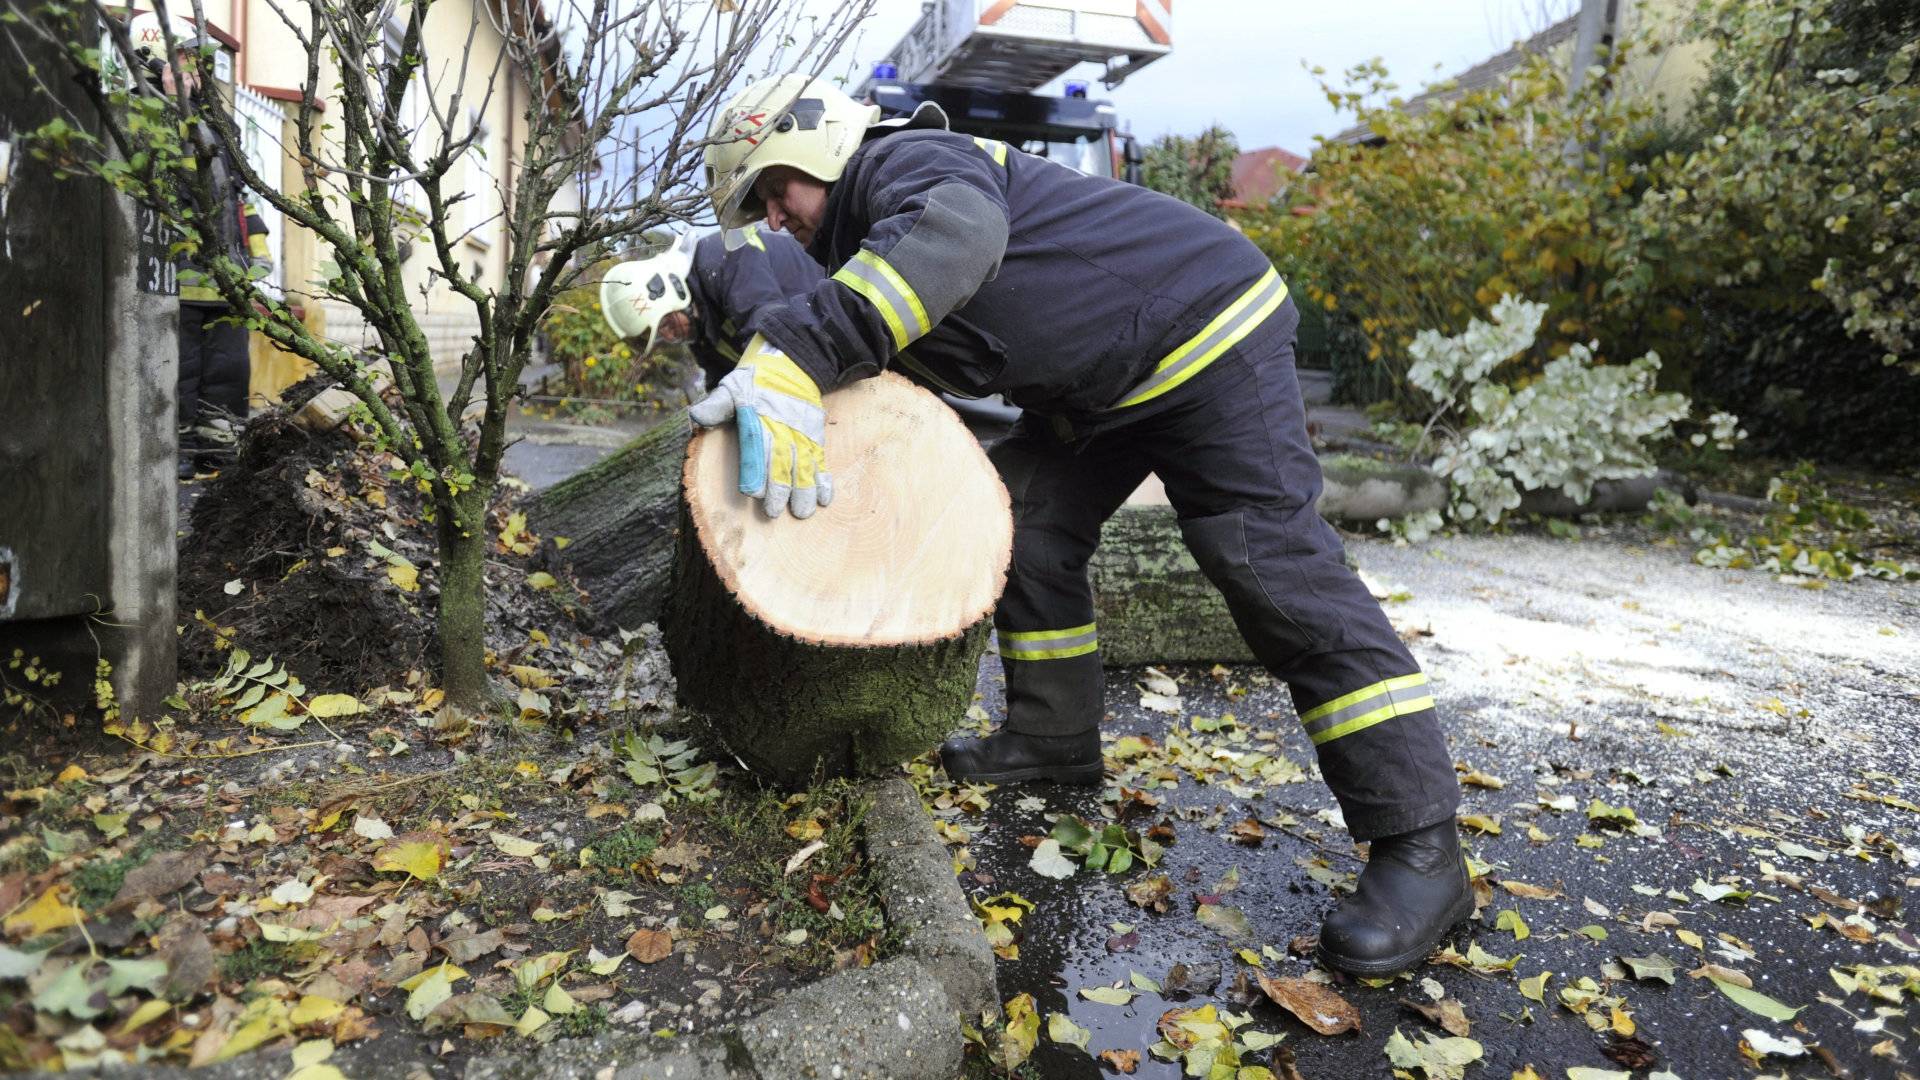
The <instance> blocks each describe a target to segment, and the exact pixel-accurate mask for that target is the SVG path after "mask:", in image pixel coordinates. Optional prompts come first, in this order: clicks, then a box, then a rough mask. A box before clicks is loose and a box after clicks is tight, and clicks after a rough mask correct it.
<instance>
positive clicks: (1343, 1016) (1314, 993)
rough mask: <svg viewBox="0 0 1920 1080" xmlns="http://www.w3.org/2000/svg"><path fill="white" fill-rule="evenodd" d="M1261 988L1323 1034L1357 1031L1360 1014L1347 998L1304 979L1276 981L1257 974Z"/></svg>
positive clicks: (1275, 1001) (1277, 1003)
mask: <svg viewBox="0 0 1920 1080" xmlns="http://www.w3.org/2000/svg"><path fill="white" fill-rule="evenodd" d="M1257 978H1258V979H1259V981H1260V989H1261V991H1263V992H1264V993H1265V994H1266V995H1267V999H1268V1000H1269V1001H1272V1002H1273V1003H1274V1004H1275V1005H1278V1006H1280V1007H1281V1008H1283V1009H1285V1010H1287V1011H1288V1012H1290V1013H1292V1014H1293V1015H1294V1016H1295V1017H1297V1018H1298V1019H1299V1021H1300V1022H1301V1023H1303V1024H1305V1025H1307V1026H1308V1027H1310V1028H1312V1029H1313V1030H1315V1031H1317V1032H1319V1033H1320V1034H1322V1035H1339V1034H1342V1033H1345V1032H1348V1031H1359V1030H1360V1011H1359V1010H1358V1009H1355V1008H1354V1007H1353V1004H1352V1003H1351V1002H1349V1001H1348V1000H1347V999H1346V998H1343V997H1341V996H1340V995H1339V994H1336V993H1334V992H1333V990H1331V989H1330V988H1328V987H1326V986H1323V985H1321V984H1320V983H1315V982H1308V981H1307V980H1305V979H1275V978H1270V977H1268V976H1266V975H1259V976H1257Z"/></svg>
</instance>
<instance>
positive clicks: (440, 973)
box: [400, 964, 467, 1020]
mask: <svg viewBox="0 0 1920 1080" xmlns="http://www.w3.org/2000/svg"><path fill="white" fill-rule="evenodd" d="M466 977H467V973H466V972H464V971H462V970H460V969H459V968H458V967H456V966H454V965H453V964H441V965H440V966H439V967H436V968H429V969H427V970H426V971H423V972H421V973H420V974H418V975H415V976H414V977H413V978H411V979H408V980H407V981H406V982H404V983H401V984H400V986H401V988H402V989H405V990H410V991H411V993H409V994H408V995H407V1015H408V1016H410V1017H412V1018H413V1019H415V1020H425V1019H426V1018H427V1014H428V1013H430V1012H432V1011H433V1010H434V1007H435V1006H437V1005H439V1004H440V1003H441V1002H443V1001H445V1000H447V999H448V998H450V997H452V996H453V984H454V982H455V981H457V980H459V979H464V978H466Z"/></svg>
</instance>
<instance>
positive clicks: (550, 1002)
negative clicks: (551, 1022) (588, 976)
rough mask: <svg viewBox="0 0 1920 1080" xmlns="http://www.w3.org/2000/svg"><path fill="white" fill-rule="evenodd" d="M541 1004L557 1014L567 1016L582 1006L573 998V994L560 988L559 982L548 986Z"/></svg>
mask: <svg viewBox="0 0 1920 1080" xmlns="http://www.w3.org/2000/svg"><path fill="white" fill-rule="evenodd" d="M540 1005H541V1007H542V1008H544V1009H546V1010H547V1011H548V1012H549V1013H552V1014H553V1015H555V1016H566V1015H568V1014H570V1013H572V1012H573V1011H574V1010H576V1009H578V1008H579V1007H580V1005H579V1003H577V1002H575V1001H574V1000H573V995H572V994H569V993H567V992H566V991H565V990H562V989H560V984H559V983H558V982H556V983H554V984H553V985H551V986H549V987H547V996H546V997H545V998H544V999H542V1000H541V1002H540Z"/></svg>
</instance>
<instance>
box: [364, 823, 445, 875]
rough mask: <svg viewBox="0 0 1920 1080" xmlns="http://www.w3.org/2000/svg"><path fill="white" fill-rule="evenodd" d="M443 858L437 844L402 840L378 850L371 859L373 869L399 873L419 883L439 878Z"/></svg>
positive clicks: (426, 841)
mask: <svg viewBox="0 0 1920 1080" xmlns="http://www.w3.org/2000/svg"><path fill="white" fill-rule="evenodd" d="M408 835H413V834H408ZM444 858H445V854H444V853H443V852H442V851H441V848H440V845H439V844H438V843H435V842H433V841H430V840H407V839H404V838H402V839H399V840H396V841H394V842H393V843H391V844H388V845H387V846H386V847H384V848H381V849H380V852H379V854H377V855H375V856H374V857H373V868H374V869H375V870H389V871H400V872H402V873H405V874H406V875H408V876H409V877H413V878H416V879H418V880H420V881H432V880H433V879H434V878H437V877H439V876H440V866H441V863H442V861H443V860H444Z"/></svg>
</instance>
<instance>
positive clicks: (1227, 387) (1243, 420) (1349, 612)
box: [1134, 334, 1460, 840]
mask: <svg viewBox="0 0 1920 1080" xmlns="http://www.w3.org/2000/svg"><path fill="white" fill-rule="evenodd" d="M1229 363H1233V364H1235V365H1237V367H1235V368H1234V369H1232V370H1233V373H1234V375H1235V377H1234V378H1224V377H1222V378H1216V379H1214V380H1213V381H1212V382H1210V383H1209V384H1208V385H1209V387H1210V390H1209V391H1208V393H1207V394H1206V396H1205V397H1204V398H1196V399H1195V400H1194V401H1193V402H1192V403H1191V404H1190V405H1186V406H1182V407H1180V408H1177V409H1173V410H1170V411H1169V412H1168V413H1167V414H1165V416H1163V417H1156V418H1154V419H1153V420H1152V421H1150V422H1148V423H1147V424H1146V425H1145V428H1144V429H1143V430H1142V431H1139V432H1136V433H1135V434H1134V438H1135V439H1136V441H1139V440H1141V438H1142V436H1144V435H1146V434H1147V433H1148V432H1149V431H1150V432H1151V433H1152V435H1153V436H1154V444H1155V445H1157V446H1165V447H1166V448H1167V450H1166V452H1165V453H1164V454H1156V453H1152V452H1151V451H1150V453H1149V456H1150V457H1151V459H1152V463H1153V467H1154V470H1155V471H1156V472H1158V473H1159V474H1160V477H1161V479H1162V480H1163V481H1165V483H1166V490H1167V496H1168V498H1169V499H1170V500H1171V501H1172V502H1173V504H1174V507H1175V509H1176V510H1178V511H1179V513H1180V515H1181V520H1180V529H1181V533H1182V535H1183V537H1184V538H1185V539H1186V541H1187V546H1188V547H1189V548H1190V549H1191V550H1192V551H1193V554H1194V558H1195V560H1196V561H1197V562H1198V563H1199V564H1200V568H1201V569H1202V570H1203V571H1205V573H1206V575H1207V577H1208V578H1209V579H1210V580H1211V581H1212V582H1213V583H1214V585H1215V586H1216V587H1218V588H1219V589H1220V591H1221V593H1222V594H1223V595H1224V596H1225V597H1226V600H1227V607H1228V610H1229V611H1231V612H1232V614H1233V619H1234V623H1235V625H1236V626H1237V627H1238V628H1239V630H1240V633H1241V636H1242V637H1244V638H1245V639H1246V641H1247V644H1248V645H1249V646H1250V647H1251V648H1252V650H1253V654H1254V655H1255V656H1256V657H1258V658H1259V659H1260V661H1261V663H1263V664H1264V665H1266V667H1267V668H1268V670H1270V671H1272V672H1273V673H1274V674H1275V675H1277V676H1278V677H1280V678H1281V679H1284V680H1285V681H1286V683H1287V685H1288V688H1289V689H1290V690H1291V691H1292V693H1293V700H1294V705H1295V707H1296V708H1297V709H1298V711H1299V713H1300V715H1301V716H1302V718H1303V720H1304V722H1305V723H1306V724H1307V725H1308V729H1309V730H1308V734H1309V738H1310V739H1312V740H1313V741H1314V743H1315V752H1316V753H1317V754H1318V756H1319V759H1320V770H1321V773H1322V775H1324V776H1325V777H1326V781H1327V786H1328V787H1329V788H1331V789H1332V791H1333V794H1334V797H1335V798H1337V799H1339V801H1340V807H1341V811H1342V813H1343V814H1344V815H1345V817H1346V820H1347V827H1348V829H1349V830H1350V831H1351V832H1352V833H1353V835H1354V836H1355V837H1356V838H1357V839H1361V840H1371V839H1374V838H1376V837H1380V836H1390V835H1392V834H1394V833H1399V832H1406V831H1408V830H1411V829H1418V828H1422V827H1424V826H1427V825H1432V824H1434V823H1436V822H1439V821H1443V820H1446V819H1447V818H1448V817H1451V816H1452V814H1453V813H1454V811H1455V809H1457V807H1458V805H1459V799H1460V788H1459V784H1458V781H1457V780H1456V779H1455V777H1454V772H1453V762H1452V758H1451V757H1450V756H1449V754H1448V752H1447V746H1446V741H1445V739H1444V738H1443V737H1442V734H1441V731H1440V726H1439V723H1438V722H1437V720H1436V718H1435V715H1434V709H1433V701H1432V698H1431V697H1430V696H1429V694H1428V691H1429V689H1430V688H1429V687H1428V686H1427V685H1426V684H1425V677H1424V676H1422V675H1420V674H1419V671H1420V668H1419V665H1418V664H1417V663H1415V662H1414V659H1413V656H1412V655H1411V654H1410V653H1408V652H1407V648H1406V645H1405V644H1404V643H1403V642H1401V640H1400V636H1399V635H1398V634H1397V633H1395V632H1394V629H1393V626H1392V624H1391V623H1389V622H1388V621H1387V617H1386V614H1385V613H1384V612H1383V611H1381V609H1380V605H1379V603H1378V602H1377V601H1376V600H1374V598H1373V596H1372V594H1370V593H1369V592H1368V591H1367V588H1366V586H1365V585H1363V584H1361V582H1360V578H1359V576H1358V575H1357V574H1355V573H1354V572H1353V571H1352V570H1350V569H1348V568H1347V565H1346V561H1345V559H1344V557H1343V553H1342V549H1341V544H1340V537H1339V534H1338V533H1336V532H1334V530H1333V527H1332V526H1330V525H1328V524H1327V523H1326V521H1324V520H1323V519H1322V518H1321V517H1320V515H1319V514H1318V513H1316V512H1315V511H1314V509H1313V506H1314V501H1315V496H1317V495H1318V494H1319V491H1320V466H1319V462H1318V461H1317V460H1316V459H1315V458H1314V456H1313V450H1312V446H1311V444H1310V442H1309V441H1308V439H1307V435H1306V420H1305V415H1304V410H1303V409H1302V407H1301V404H1300V395H1299V390H1298V387H1297V384H1296V383H1295V381H1294V375H1293V365H1292V356H1291V336H1290V335H1282V334H1265V335H1255V336H1254V337H1252V338H1249V339H1248V342H1247V343H1246V344H1245V345H1244V346H1243V352H1242V353H1241V354H1240V358H1239V359H1235V360H1231V361H1229Z"/></svg>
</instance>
